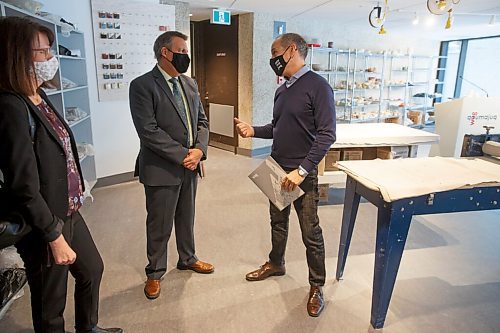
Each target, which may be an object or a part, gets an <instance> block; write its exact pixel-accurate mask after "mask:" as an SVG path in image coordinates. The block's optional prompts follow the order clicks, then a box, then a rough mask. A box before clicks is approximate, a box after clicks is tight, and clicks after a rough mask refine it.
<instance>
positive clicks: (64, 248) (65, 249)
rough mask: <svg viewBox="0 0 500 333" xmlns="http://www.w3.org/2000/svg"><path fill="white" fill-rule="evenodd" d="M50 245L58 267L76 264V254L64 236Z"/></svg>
mask: <svg viewBox="0 0 500 333" xmlns="http://www.w3.org/2000/svg"><path fill="white" fill-rule="evenodd" d="M49 245H50V249H51V250H52V255H53V256H54V261H55V263H56V265H71V264H72V263H74V262H75V260H76V253H75V251H73V249H71V247H70V246H69V244H68V243H67V242H66V239H64V236H63V235H60V236H59V237H58V238H56V240H54V241H52V242H49Z"/></svg>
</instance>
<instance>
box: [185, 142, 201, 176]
mask: <svg viewBox="0 0 500 333" xmlns="http://www.w3.org/2000/svg"><path fill="white" fill-rule="evenodd" d="M202 157H203V152H202V151H201V150H200V149H198V148H194V149H189V153H188V154H187V156H186V158H184V161H182V165H183V166H184V167H185V168H186V169H189V170H191V171H194V170H196V168H197V167H198V164H199V163H200V161H201V158H202Z"/></svg>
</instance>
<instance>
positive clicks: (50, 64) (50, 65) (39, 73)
mask: <svg viewBox="0 0 500 333" xmlns="http://www.w3.org/2000/svg"><path fill="white" fill-rule="evenodd" d="M58 69H59V62H58V61H57V58H56V57H52V58H50V59H49V60H47V61H35V74H36V78H37V80H38V81H39V82H41V83H43V82H45V81H50V80H52V79H53V78H54V76H55V75H56V73H57V70H58Z"/></svg>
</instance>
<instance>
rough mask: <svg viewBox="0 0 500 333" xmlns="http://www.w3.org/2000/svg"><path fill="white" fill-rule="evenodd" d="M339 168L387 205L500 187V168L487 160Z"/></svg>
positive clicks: (383, 162)
mask: <svg viewBox="0 0 500 333" xmlns="http://www.w3.org/2000/svg"><path fill="white" fill-rule="evenodd" d="M337 165H338V167H339V169H341V170H343V171H344V172H346V173H347V174H348V175H349V176H351V177H353V178H354V179H356V180H357V181H358V182H360V183H362V184H363V185H365V186H366V187H368V188H370V189H373V190H377V191H380V193H381V194H382V196H383V198H384V200H385V201H386V202H392V201H396V200H399V199H404V198H412V197H416V196H421V195H426V194H430V193H436V192H445V191H449V190H455V189H460V188H471V187H481V186H500V165H499V164H497V163H492V162H490V161H486V160H484V159H470V158H467V159H466V158H451V157H423V158H404V159H395V160H380V159H376V160H366V161H339V162H337ZM498 197H499V198H500V191H499V193H498Z"/></svg>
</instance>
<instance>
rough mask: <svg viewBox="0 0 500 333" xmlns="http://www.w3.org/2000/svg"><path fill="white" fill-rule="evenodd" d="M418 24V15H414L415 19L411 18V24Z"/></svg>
mask: <svg viewBox="0 0 500 333" xmlns="http://www.w3.org/2000/svg"><path fill="white" fill-rule="evenodd" d="M418 22H419V18H418V14H417V13H415V17H414V18H413V21H411V23H413V25H417V24H418Z"/></svg>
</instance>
